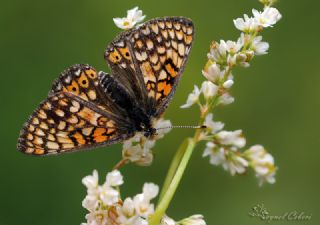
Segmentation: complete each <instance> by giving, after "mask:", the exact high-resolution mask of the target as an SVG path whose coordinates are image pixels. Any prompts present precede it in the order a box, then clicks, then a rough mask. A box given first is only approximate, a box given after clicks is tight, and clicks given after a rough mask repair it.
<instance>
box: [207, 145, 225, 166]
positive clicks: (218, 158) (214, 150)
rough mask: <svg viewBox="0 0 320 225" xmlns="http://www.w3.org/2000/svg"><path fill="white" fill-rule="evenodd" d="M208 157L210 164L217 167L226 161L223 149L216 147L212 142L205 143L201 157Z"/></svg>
mask: <svg viewBox="0 0 320 225" xmlns="http://www.w3.org/2000/svg"><path fill="white" fill-rule="evenodd" d="M206 156H209V157H210V164H212V165H214V166H218V165H221V164H224V163H225V161H226V157H225V152H224V148H222V147H219V146H217V145H216V144H214V143H213V142H207V144H206V148H205V149H204V151H203V154H202V157H206Z"/></svg>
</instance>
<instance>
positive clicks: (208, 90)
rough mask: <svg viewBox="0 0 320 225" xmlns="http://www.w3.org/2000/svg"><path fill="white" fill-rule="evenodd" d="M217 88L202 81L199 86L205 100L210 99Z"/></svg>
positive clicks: (208, 82)
mask: <svg viewBox="0 0 320 225" xmlns="http://www.w3.org/2000/svg"><path fill="white" fill-rule="evenodd" d="M218 90H219V88H218V86H217V85H215V84H214V83H212V82H211V81H204V82H203V83H202V85H201V91H200V92H202V93H203V95H204V97H205V99H209V98H212V97H213V96H215V95H216V94H217V93H218Z"/></svg>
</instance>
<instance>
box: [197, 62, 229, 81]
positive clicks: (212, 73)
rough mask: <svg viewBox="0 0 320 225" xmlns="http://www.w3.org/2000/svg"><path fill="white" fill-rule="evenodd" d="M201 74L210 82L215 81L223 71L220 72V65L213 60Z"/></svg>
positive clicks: (221, 75)
mask: <svg viewBox="0 0 320 225" xmlns="http://www.w3.org/2000/svg"><path fill="white" fill-rule="evenodd" d="M202 74H203V76H205V77H206V78H207V79H208V80H209V81H211V82H212V83H217V82H218V81H219V80H220V78H222V77H223V74H224V73H223V72H221V70H220V66H219V65H218V64H217V63H215V62H214V63H212V64H211V65H210V66H209V67H208V69H207V71H205V70H203V71H202Z"/></svg>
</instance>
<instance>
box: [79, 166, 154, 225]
mask: <svg viewBox="0 0 320 225" xmlns="http://www.w3.org/2000/svg"><path fill="white" fill-rule="evenodd" d="M82 183H83V184H84V185H85V186H86V187H87V196H86V197H85V199H84V200H83V202H82V206H83V207H84V208H86V209H87V210H88V211H89V213H88V214H87V215H86V219H87V222H86V223H82V225H117V224H119V225H148V222H147V219H148V217H149V216H150V215H151V214H153V213H154V205H153V204H152V203H151V202H150V201H151V200H152V199H153V198H155V197H156V196H157V195H158V192H159V187H158V186H157V185H155V184H153V183H145V184H144V186H143V191H142V193H140V194H137V195H136V196H134V197H133V198H130V197H128V198H126V199H125V200H122V199H121V197H120V188H119V186H120V185H122V184H123V177H122V175H121V173H120V172H119V171H118V170H114V171H112V172H110V173H108V174H107V176H106V180H105V183H104V184H102V185H99V178H98V173H97V171H93V174H92V175H89V176H86V177H85V178H83V180H82Z"/></svg>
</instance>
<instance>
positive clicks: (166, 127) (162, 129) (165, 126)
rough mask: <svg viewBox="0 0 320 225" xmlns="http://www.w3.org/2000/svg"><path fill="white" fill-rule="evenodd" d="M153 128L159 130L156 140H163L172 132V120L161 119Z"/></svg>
mask: <svg viewBox="0 0 320 225" xmlns="http://www.w3.org/2000/svg"><path fill="white" fill-rule="evenodd" d="M153 127H154V128H155V129H157V135H156V136H155V137H154V138H155V140H158V139H161V138H163V137H164V135H165V134H167V133H169V132H170V131H171V129H172V128H171V127H172V124H171V121H170V120H164V119H163V118H160V119H159V120H157V121H156V123H155V124H154V125H153Z"/></svg>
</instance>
